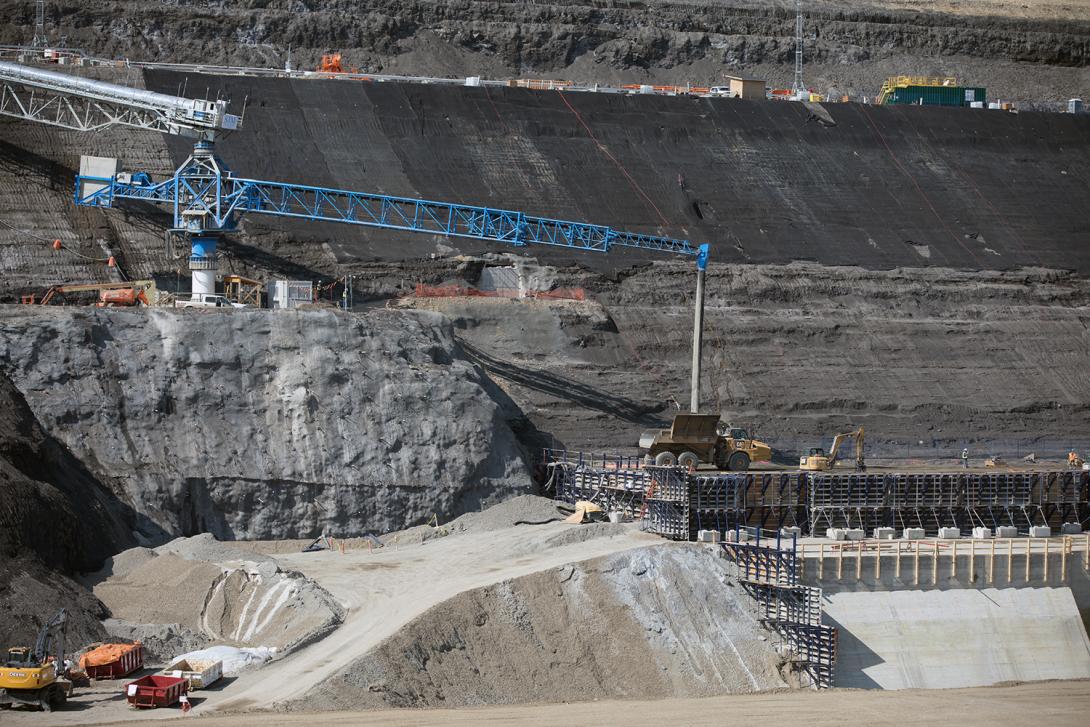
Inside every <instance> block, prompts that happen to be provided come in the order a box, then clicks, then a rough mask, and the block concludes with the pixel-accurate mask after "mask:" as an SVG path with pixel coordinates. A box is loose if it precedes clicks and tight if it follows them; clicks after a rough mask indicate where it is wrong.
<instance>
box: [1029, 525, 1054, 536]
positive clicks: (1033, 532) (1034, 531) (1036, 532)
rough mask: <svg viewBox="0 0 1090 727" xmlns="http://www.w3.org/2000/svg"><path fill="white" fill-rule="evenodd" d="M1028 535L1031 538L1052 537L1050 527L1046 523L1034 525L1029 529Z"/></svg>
mask: <svg viewBox="0 0 1090 727" xmlns="http://www.w3.org/2000/svg"><path fill="white" fill-rule="evenodd" d="M1029 536H1030V537H1031V538H1049V537H1052V528H1050V527H1049V526H1047V525H1034V526H1033V527H1031V528H1030V529H1029Z"/></svg>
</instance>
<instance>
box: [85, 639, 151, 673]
mask: <svg viewBox="0 0 1090 727" xmlns="http://www.w3.org/2000/svg"><path fill="white" fill-rule="evenodd" d="M79 665H80V668H82V669H83V670H84V671H85V672H87V676H88V677H90V678H91V679H120V678H122V677H126V676H128V675H129V674H132V673H133V672H134V671H136V670H137V669H139V668H140V667H142V666H144V647H143V646H141V644H140V642H139V641H137V642H136V643H135V644H103V645H102V646H100V647H98V648H97V649H93V650H92V651H88V652H87V653H86V654H84V655H83V656H81V657H80V660H79Z"/></svg>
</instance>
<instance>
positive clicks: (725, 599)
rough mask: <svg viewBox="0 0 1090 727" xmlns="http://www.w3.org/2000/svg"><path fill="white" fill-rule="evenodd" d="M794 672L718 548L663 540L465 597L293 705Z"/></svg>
mask: <svg viewBox="0 0 1090 727" xmlns="http://www.w3.org/2000/svg"><path fill="white" fill-rule="evenodd" d="M572 527H573V528H574V527H577V526H572ZM780 668H781V659H780V657H779V656H778V655H777V653H776V651H775V649H774V648H773V646H772V643H771V641H770V640H769V639H768V638H767V637H766V636H765V634H764V632H763V631H762V629H761V627H760V624H759V623H758V622H757V621H756V619H755V618H754V616H753V615H752V613H751V612H750V611H749V610H748V598H747V596H745V594H744V593H742V592H741V591H740V589H738V588H737V587H736V586H734V585H733V584H732V583H731V582H730V581H729V580H728V578H727V575H726V571H725V569H724V566H723V564H722V561H721V560H720V559H719V558H717V557H716V555H715V553H714V552H713V551H711V550H709V549H707V548H701V547H697V546H676V545H655V546H650V547H646V548H639V549H636V550H631V551H626V552H623V553H619V554H616V555H611V556H607V557H603V558H598V559H595V560H590V561H585V562H581V563H577V564H573V565H567V566H563V567H560V568H555V569H551V570H548V571H542V572H539V573H534V574H532V575H528V576H524V577H521V578H516V579H513V580H509V581H504V582H501V583H497V584H494V585H491V586H488V587H485V588H479V589H475V590H471V591H466V592H464V593H461V594H459V595H458V596H455V597H454V598H451V599H450V600H448V601H445V602H444V603H442V604H440V605H438V606H436V607H434V608H432V609H430V610H429V611H427V612H426V613H425V614H423V615H422V616H420V617H418V618H416V619H414V620H413V621H412V622H410V623H409V624H408V625H407V626H405V627H404V628H402V629H401V630H400V631H398V633H397V634H396V635H394V636H393V637H391V638H389V639H387V640H386V641H384V642H382V643H381V644H380V645H379V646H378V647H377V648H375V649H374V650H373V651H372V652H370V653H369V654H368V655H367V656H365V657H363V658H361V659H359V660H358V661H356V662H355V663H353V664H352V665H351V666H350V667H348V668H347V669H345V670H344V671H343V672H342V673H340V674H339V675H338V676H336V677H334V678H331V679H328V680H326V681H325V682H323V683H322V685H321V686H320V687H318V688H317V689H315V690H314V691H312V692H311V693H310V694H309V695H308V696H307V697H305V698H304V699H302V700H300V701H299V702H298V703H295V704H293V705H292V706H293V707H296V708H299V709H349V708H370V707H382V706H399V707H438V706H446V707H455V706H462V705H471V704H506V703H516V702H536V701H541V702H554V701H558V700H565V701H567V700H572V701H576V700H591V699H597V698H616V697H641V698H658V697H695V696H706V695H713V694H723V693H738V692H756V691H762V690H768V689H776V688H783V687H785V686H787V684H786V683H785V682H784V680H783V679H782V678H781V676H780Z"/></svg>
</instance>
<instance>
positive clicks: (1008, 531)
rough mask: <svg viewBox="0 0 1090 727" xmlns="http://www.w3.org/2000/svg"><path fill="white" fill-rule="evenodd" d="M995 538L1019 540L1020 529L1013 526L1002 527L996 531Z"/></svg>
mask: <svg viewBox="0 0 1090 727" xmlns="http://www.w3.org/2000/svg"><path fill="white" fill-rule="evenodd" d="M995 537H997V538H1017V537H1018V528H1016V527H1014V526H1013V525H1000V526H999V527H997V528H996V529H995Z"/></svg>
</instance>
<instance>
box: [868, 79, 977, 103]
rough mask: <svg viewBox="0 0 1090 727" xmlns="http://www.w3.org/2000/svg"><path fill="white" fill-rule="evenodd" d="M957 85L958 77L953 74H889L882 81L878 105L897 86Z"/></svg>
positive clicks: (883, 101) (884, 101)
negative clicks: (889, 75) (934, 75)
mask: <svg viewBox="0 0 1090 727" xmlns="http://www.w3.org/2000/svg"><path fill="white" fill-rule="evenodd" d="M957 85H958V79H957V78H954V77H953V76H939V77H933V76H891V77H890V78H887V79H886V80H885V81H884V82H883V83H882V92H881V93H880V94H878V105H879V106H881V105H883V104H885V103H886V100H887V99H888V98H889V97H890V95H892V94H893V92H894V91H895V90H897V89H898V88H908V87H909V86H940V87H953V86H957Z"/></svg>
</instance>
